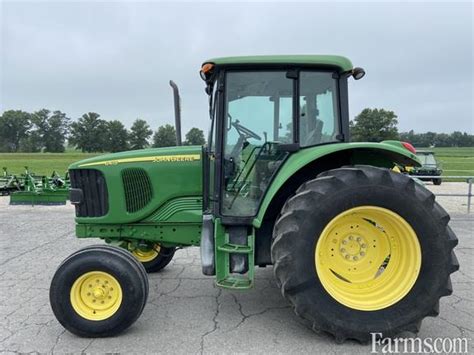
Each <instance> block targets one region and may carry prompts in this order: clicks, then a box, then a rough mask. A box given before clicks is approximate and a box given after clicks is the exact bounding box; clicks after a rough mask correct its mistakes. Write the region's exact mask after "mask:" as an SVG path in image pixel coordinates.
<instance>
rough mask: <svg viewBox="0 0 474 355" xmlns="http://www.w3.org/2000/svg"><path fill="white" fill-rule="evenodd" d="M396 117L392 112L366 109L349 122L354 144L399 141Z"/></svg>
mask: <svg viewBox="0 0 474 355" xmlns="http://www.w3.org/2000/svg"><path fill="white" fill-rule="evenodd" d="M397 124H398V121H397V115H395V113H394V112H393V111H387V110H384V109H370V108H366V109H364V110H362V112H361V113H359V114H358V115H357V116H356V117H355V119H354V121H353V122H352V121H351V122H350V129H351V139H352V141H354V142H361V141H364V142H380V141H383V140H387V139H399V135H398V129H397Z"/></svg>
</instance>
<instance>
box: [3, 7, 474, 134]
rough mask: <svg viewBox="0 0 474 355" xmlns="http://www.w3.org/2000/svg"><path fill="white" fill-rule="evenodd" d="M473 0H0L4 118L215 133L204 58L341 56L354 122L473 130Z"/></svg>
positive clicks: (404, 126)
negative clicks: (390, 120) (48, 116)
mask: <svg viewBox="0 0 474 355" xmlns="http://www.w3.org/2000/svg"><path fill="white" fill-rule="evenodd" d="M473 11H474V10H473V3H472V2H465V3H454V2H451V1H450V2H434V3H429V2H423V3H407V2H398V3H388V2H366V3H346V2H344V3H343V2H331V3H329V2H311V3H310V2H304V3H296V2H291V3H282V2H264V3H253V2H245V3H238V2H205V3H204V2H196V1H194V2H173V3H171V2H157V1H142V2H132V1H119V2H111V1H106V2H93V1H76V2H70V1H63V2H59V1H56V2H48V1H32V2H27V1H4V0H0V31H1V37H0V38H1V42H0V48H1V53H0V54H1V55H0V69H1V70H0V84H1V86H0V112H3V111H4V110H8V109H21V110H25V111H29V112H32V111H35V110H39V109H41V108H48V109H50V110H61V111H63V112H65V113H67V115H68V116H69V117H71V118H72V119H77V118H79V117H80V116H81V115H82V114H83V113H85V112H91V111H93V112H97V113H99V114H100V115H101V117H102V118H104V119H107V120H112V119H118V120H120V121H122V122H123V123H124V124H125V125H126V126H127V127H130V125H131V123H132V122H133V121H134V120H135V119H136V118H143V119H145V120H147V121H148V123H149V124H150V125H151V126H152V127H153V129H156V128H157V127H158V126H159V125H162V124H166V123H171V124H173V122H174V114H173V98H172V91H171V88H170V87H169V84H168V82H169V80H170V79H173V80H174V81H175V82H176V83H177V84H178V85H179V87H180V91H181V100H182V121H183V123H182V126H183V128H182V130H183V133H185V132H186V131H187V130H189V129H190V128H191V127H195V126H197V127H200V128H202V129H207V127H208V122H209V118H208V109H207V97H206V94H205V93H204V85H203V82H202V80H201V79H200V78H199V74H198V71H199V69H200V66H201V64H202V62H204V61H205V60H206V59H208V58H213V57H220V56H234V55H255V54H339V55H344V56H346V57H348V58H350V59H351V60H352V62H353V63H354V65H355V66H361V67H363V68H364V69H365V70H366V72H367V75H366V76H365V77H364V78H363V79H362V80H359V81H354V80H350V83H349V100H350V107H349V111H350V116H351V118H353V117H354V116H355V115H357V114H358V113H359V112H360V111H361V110H362V109H364V108H366V107H369V108H384V109H388V110H393V111H394V112H395V113H396V114H397V115H398V120H399V130H400V131H408V130H410V129H413V130H415V131H416V132H426V131H434V132H452V131H455V130H459V131H467V132H470V133H474V115H473V82H474V77H473V62H474V54H473V53H474V52H473V50H474V48H473V47H474V45H473V31H474V30H473Z"/></svg>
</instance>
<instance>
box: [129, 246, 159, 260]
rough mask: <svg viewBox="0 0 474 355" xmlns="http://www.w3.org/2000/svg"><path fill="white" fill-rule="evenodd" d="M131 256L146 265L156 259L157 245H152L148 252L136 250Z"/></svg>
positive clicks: (157, 253)
mask: <svg viewBox="0 0 474 355" xmlns="http://www.w3.org/2000/svg"><path fill="white" fill-rule="evenodd" d="M132 254H133V256H135V258H137V260H138V261H140V262H142V263H146V262H149V261H152V260H154V259H156V258H157V257H158V255H159V254H160V246H159V245H158V244H154V245H153V248H150V249H148V250H142V249H139V248H136V249H135V250H133V251H132Z"/></svg>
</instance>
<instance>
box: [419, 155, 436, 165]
mask: <svg viewBox="0 0 474 355" xmlns="http://www.w3.org/2000/svg"><path fill="white" fill-rule="evenodd" d="M417 157H418V158H419V159H420V160H421V164H422V165H431V166H433V165H436V159H435V157H434V155H433V154H432V153H418V154H417Z"/></svg>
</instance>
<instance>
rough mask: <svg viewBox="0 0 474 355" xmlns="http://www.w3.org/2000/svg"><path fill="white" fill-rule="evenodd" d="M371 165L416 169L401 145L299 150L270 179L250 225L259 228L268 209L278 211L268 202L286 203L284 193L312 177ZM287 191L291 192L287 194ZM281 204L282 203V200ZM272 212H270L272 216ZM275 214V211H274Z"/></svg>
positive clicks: (413, 159) (341, 145) (412, 156)
mask: <svg viewBox="0 0 474 355" xmlns="http://www.w3.org/2000/svg"><path fill="white" fill-rule="evenodd" d="M355 164H363V165H372V166H378V167H386V168H392V167H393V166H394V165H396V164H398V165H401V166H406V165H410V166H420V165H421V164H420V161H419V160H418V158H417V157H416V155H415V154H413V153H412V152H410V151H409V150H408V149H406V148H405V147H404V146H403V145H402V144H401V142H398V141H387V142H381V143H338V144H326V145H320V146H316V147H310V148H306V149H302V150H300V151H298V152H296V153H293V154H292V155H291V156H290V157H289V158H288V159H287V160H286V161H285V163H284V164H283V166H282V167H281V168H280V170H279V171H278V173H277V175H276V176H275V177H274V179H273V181H272V183H271V185H270V187H269V188H268V190H267V193H266V195H265V197H264V199H263V201H262V203H261V205H260V209H259V212H258V214H257V216H256V217H255V218H254V221H253V225H254V227H256V228H259V227H260V226H261V225H262V222H263V220H264V218H265V217H266V215H267V211H268V209H269V206H270V205H272V206H271V207H272V209H274V208H281V206H279V205H280V203H277V204H276V205H275V204H274V203H272V201H274V199H275V198H276V197H280V200H281V198H282V196H281V195H282V194H283V195H285V196H283V198H284V199H285V200H286V198H287V196H286V195H287V194H288V193H292V192H294V191H295V190H296V189H297V188H298V187H299V185H300V184H301V183H303V182H304V181H305V180H307V179H308V176H309V177H310V178H314V177H316V175H317V174H319V173H321V172H322V171H325V170H329V169H335V168H338V167H341V166H343V165H355ZM290 190H291V192H289V191H290ZM283 203H284V201H283ZM275 213H276V212H275V211H273V213H272V214H275ZM278 213H279V212H278Z"/></svg>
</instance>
